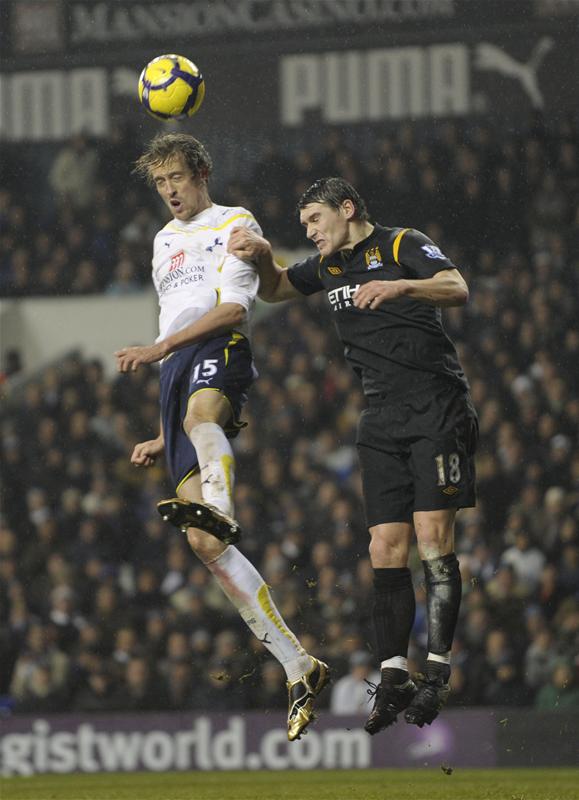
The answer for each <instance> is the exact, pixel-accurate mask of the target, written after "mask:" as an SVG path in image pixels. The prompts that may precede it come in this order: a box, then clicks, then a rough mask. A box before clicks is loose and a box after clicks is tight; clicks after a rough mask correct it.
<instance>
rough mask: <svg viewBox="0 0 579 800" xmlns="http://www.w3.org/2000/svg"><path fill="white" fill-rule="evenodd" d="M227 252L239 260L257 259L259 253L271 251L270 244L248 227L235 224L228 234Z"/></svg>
mask: <svg viewBox="0 0 579 800" xmlns="http://www.w3.org/2000/svg"><path fill="white" fill-rule="evenodd" d="M227 252H228V253H231V255H232V256H235V257H236V258H239V259H240V260H241V261H258V259H259V257H260V256H261V255H264V254H265V253H270V252H271V245H270V243H269V242H268V241H267V239H264V238H263V236H260V235H259V234H257V233H256V232H255V231H252V230H251V229H250V228H243V227H239V226H236V227H235V228H233V229H232V231H231V234H230V235H229V241H228V243H227Z"/></svg>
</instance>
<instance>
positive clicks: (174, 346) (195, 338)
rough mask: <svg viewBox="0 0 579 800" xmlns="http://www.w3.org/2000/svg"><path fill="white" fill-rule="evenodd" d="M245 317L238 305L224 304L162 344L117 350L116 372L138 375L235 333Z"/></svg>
mask: <svg viewBox="0 0 579 800" xmlns="http://www.w3.org/2000/svg"><path fill="white" fill-rule="evenodd" d="M245 315H246V311H245V308H244V307H243V306H241V305H239V304H238V303H222V304H221V305H220V306H216V308H212V309H211V310H210V311H208V312H207V313H206V314H204V315H203V316H202V317H200V318H199V319H198V320H197V321H196V322H193V323H191V325H188V326H187V327H186V328H183V330H181V331H177V333H173V334H172V335H171V336H168V337H167V338H166V339H163V340H162V341H160V342H155V344H151V345H146V346H144V347H123V348H122V350H117V351H116V353H115V358H116V360H117V371H118V372H136V371H137V369H138V368H139V367H140V366H141V364H154V363H155V362H157V361H162V359H164V358H165V357H166V356H168V355H169V354H170V353H174V352H175V351H176V350H181V349H182V348H183V347H188V346H189V345H190V344H196V343H197V342H201V341H204V340H205V339H209V338H211V337H212V336H218V335H219V334H221V333H227V332H228V331H231V330H235V329H236V328H237V327H239V326H240V325H241V324H242V323H243V322H244V320H245Z"/></svg>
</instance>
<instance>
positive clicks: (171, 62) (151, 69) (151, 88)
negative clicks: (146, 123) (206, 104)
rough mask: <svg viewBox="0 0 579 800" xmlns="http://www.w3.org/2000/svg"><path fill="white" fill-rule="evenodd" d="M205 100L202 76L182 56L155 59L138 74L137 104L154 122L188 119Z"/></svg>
mask: <svg viewBox="0 0 579 800" xmlns="http://www.w3.org/2000/svg"><path fill="white" fill-rule="evenodd" d="M204 97H205V81H204V80H203V76H202V75H201V73H200V72H199V70H198V68H197V67H196V66H195V64H194V63H193V62H192V61H189V59H188V58H185V57H184V56H176V55H165V56H158V57H157V58H154V59H153V60H152V61H149V63H148V64H147V66H146V67H145V69H144V70H143V71H142V72H141V76H140V78H139V100H140V101H141V103H142V104H143V105H144V107H145V110H146V111H147V112H148V113H149V114H151V115H152V116H153V117H155V119H162V120H167V119H183V118H184V117H191V116H192V115H193V114H195V112H196V111H198V110H199V106H200V105H201V103H202V102H203V98H204Z"/></svg>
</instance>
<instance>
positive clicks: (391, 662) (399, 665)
mask: <svg viewBox="0 0 579 800" xmlns="http://www.w3.org/2000/svg"><path fill="white" fill-rule="evenodd" d="M380 669H403V670H404V671H405V672H408V659H407V658H404V656H393V657H392V658H387V659H386V660H385V661H382V663H381V664H380Z"/></svg>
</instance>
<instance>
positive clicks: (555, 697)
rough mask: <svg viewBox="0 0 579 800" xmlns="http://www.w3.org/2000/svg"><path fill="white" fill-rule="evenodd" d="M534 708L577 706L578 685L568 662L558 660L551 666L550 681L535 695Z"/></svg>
mask: <svg viewBox="0 0 579 800" xmlns="http://www.w3.org/2000/svg"><path fill="white" fill-rule="evenodd" d="M535 708H538V709H540V710H542V711H554V710H556V709H564V708H569V709H572V708H579V686H578V685H577V682H576V681H575V678H574V675H573V669H572V667H571V665H570V664H569V663H568V662H566V661H559V662H558V663H557V664H556V665H555V666H554V667H553V670H552V672H551V679H550V682H549V683H548V684H546V685H545V686H543V687H542V689H541V690H540V691H539V693H538V695H537V699H536V701H535Z"/></svg>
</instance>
